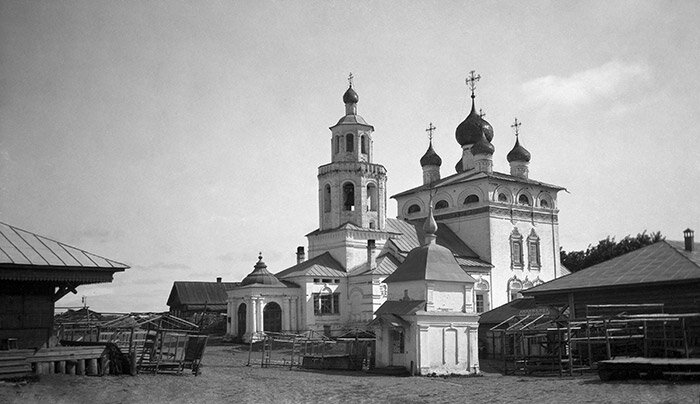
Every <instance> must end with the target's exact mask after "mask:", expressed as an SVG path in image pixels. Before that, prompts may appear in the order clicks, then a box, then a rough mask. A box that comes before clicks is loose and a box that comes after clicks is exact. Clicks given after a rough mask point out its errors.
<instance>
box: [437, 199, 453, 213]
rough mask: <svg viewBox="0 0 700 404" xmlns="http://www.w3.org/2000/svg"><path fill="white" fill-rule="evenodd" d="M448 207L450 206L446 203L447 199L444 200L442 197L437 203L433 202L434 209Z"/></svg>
mask: <svg viewBox="0 0 700 404" xmlns="http://www.w3.org/2000/svg"><path fill="white" fill-rule="evenodd" d="M449 207H450V204H449V203H447V201H446V200H444V199H442V200H439V201H438V203H436V204H435V210H438V209H447V208H449Z"/></svg>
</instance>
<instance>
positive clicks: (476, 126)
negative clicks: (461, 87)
mask: <svg viewBox="0 0 700 404" xmlns="http://www.w3.org/2000/svg"><path fill="white" fill-rule="evenodd" d="M482 131H483V132H484V136H486V140H488V141H489V142H490V141H491V140H493V127H492V126H491V124H490V123H488V122H487V121H486V120H485V119H483V118H482V117H480V116H479V114H478V113H477V112H476V107H475V106H474V99H473V98H472V110H471V111H470V112H469V115H467V118H466V119H465V120H464V121H462V123H460V124H459V125H458V126H457V129H456V130H455V138H456V139H457V143H459V144H460V145H461V146H465V145H470V144H474V143H476V142H478V141H479V138H480V137H481V132H482Z"/></svg>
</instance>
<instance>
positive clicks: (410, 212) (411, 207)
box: [408, 204, 420, 215]
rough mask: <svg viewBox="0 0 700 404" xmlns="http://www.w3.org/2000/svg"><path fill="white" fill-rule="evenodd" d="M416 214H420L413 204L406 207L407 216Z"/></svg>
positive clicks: (418, 208) (416, 206)
mask: <svg viewBox="0 0 700 404" xmlns="http://www.w3.org/2000/svg"><path fill="white" fill-rule="evenodd" d="M418 212H420V206H418V205H415V204H414V205H411V206H409V207H408V214H409V215H410V214H412V213H418Z"/></svg>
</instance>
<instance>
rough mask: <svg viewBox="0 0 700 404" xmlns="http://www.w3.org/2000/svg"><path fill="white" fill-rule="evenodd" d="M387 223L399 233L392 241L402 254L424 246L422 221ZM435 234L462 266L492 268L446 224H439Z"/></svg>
mask: <svg viewBox="0 0 700 404" xmlns="http://www.w3.org/2000/svg"><path fill="white" fill-rule="evenodd" d="M386 223H387V227H388V228H389V229H390V230H391V231H393V232H396V233H399V235H397V236H395V237H392V238H391V241H392V242H393V243H394V245H395V246H396V248H397V249H398V250H399V252H400V253H404V254H407V253H409V252H410V251H411V250H413V249H414V248H417V247H420V246H421V244H423V243H422V242H421V241H419V240H423V239H424V237H425V232H424V231H423V226H422V221H415V222H409V221H406V220H399V219H387V220H386ZM435 234H436V235H437V244H438V245H441V246H443V247H445V248H447V249H449V250H450V251H452V254H454V256H455V258H456V259H457V262H458V263H459V264H460V265H461V266H467V267H482V268H491V267H492V265H491V264H489V263H488V262H486V261H484V260H482V259H480V258H479V255H478V254H477V253H476V252H474V250H472V249H471V248H469V246H468V245H466V244H465V243H464V241H462V239H460V238H459V236H457V235H456V234H455V233H454V232H453V231H452V229H450V228H449V227H448V226H447V225H446V224H444V223H440V222H438V229H437V232H436V233H435Z"/></svg>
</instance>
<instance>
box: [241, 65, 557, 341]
mask: <svg viewBox="0 0 700 404" xmlns="http://www.w3.org/2000/svg"><path fill="white" fill-rule="evenodd" d="M479 79H480V76H478V75H475V72H473V71H472V72H471V74H470V76H469V78H468V79H467V80H466V82H467V85H468V87H469V89H470V91H471V110H470V112H469V113H468V115H467V117H466V118H464V120H463V121H462V122H461V123H459V124H458V125H456V130H455V138H456V141H457V143H458V144H459V149H458V150H459V154H460V158H459V161H458V162H457V165H456V167H455V170H454V171H453V172H451V173H449V174H447V175H442V174H441V171H442V172H444V169H443V167H442V158H441V157H440V156H439V155H438V154H437V152H436V151H435V149H434V148H433V145H432V134H433V130H434V129H435V128H434V127H433V126H432V124H431V125H430V127H429V128H428V131H429V133H430V142H429V145H428V149H427V151H426V152H425V154H424V155H423V157H422V158H421V159H420V161H419V162H417V163H420V165H421V167H422V169H423V178H422V181H421V182H420V183H419V185H418V186H416V187H414V188H412V189H409V190H406V191H403V192H400V193H398V194H396V195H394V196H392V197H391V198H393V199H395V200H396V202H397V204H398V217H397V218H388V217H387V215H386V209H387V186H386V181H387V170H386V168H385V167H384V166H383V165H381V164H379V163H378V162H377V161H378V160H379V158H380V157H381V156H375V154H374V147H373V146H374V135H375V133H374V127H373V126H372V125H371V124H369V123H368V122H367V121H365V119H364V118H363V117H362V116H360V115H359V114H358V104H359V101H360V97H359V95H358V93H357V92H356V91H355V88H354V87H353V83H352V75H351V76H350V79H349V86H348V88H347V90H346V91H345V93H344V94H343V97H342V100H343V104H344V105H345V111H344V115H342V116H341V118H340V119H339V120H338V121H337V123H335V124H334V125H333V126H331V127H330V128H329V129H330V132H331V133H330V139H329V140H330V142H329V144H328V146H329V148H330V162H329V163H327V164H324V165H322V166H320V167H319V168H318V201H319V204H318V220H319V224H318V228H317V229H316V230H314V231H312V232H310V233H309V234H307V235H306V237H307V239H308V250H306V249H305V248H304V247H298V248H297V252H296V258H297V259H296V264H295V265H293V266H291V267H289V268H286V269H283V270H279V269H273V270H272V271H270V270H269V269H268V268H267V266H266V264H265V263H264V261H263V255H262V253H261V254H260V255H259V257H258V261H257V263H255V265H254V269H253V271H252V272H251V273H250V274H249V275H248V276H246V278H245V279H243V281H242V282H241V283H240V285H239V286H236V287H234V288H232V289H230V290H228V291H227V295H228V298H227V333H228V334H230V335H231V336H232V337H234V338H235V337H237V338H240V339H242V340H243V341H250V340H252V339H256V338H257V337H256V335H259V333H260V332H261V331H291V332H298V331H304V330H316V331H321V332H323V333H325V334H326V335H329V336H334V335H339V334H341V333H343V332H345V331H347V330H352V329H366V328H368V324H369V322H370V321H372V320H373V319H374V318H375V317H376V315H375V313H376V312H377V310H378V309H379V308H380V306H382V304H384V303H385V302H386V301H387V297H388V296H389V294H390V293H392V292H390V291H389V287H388V285H387V282H385V281H386V280H387V278H388V277H390V276H391V275H392V274H393V273H394V272H395V271H396V270H397V268H398V267H399V266H401V265H402V264H403V263H404V262H405V261H406V260H407V258H408V257H409V255H410V253H411V252H412V251H413V250H414V249H420V248H422V247H424V245H425V240H426V237H429V238H431V237H433V236H434V237H435V239H434V244H435V245H436V246H439V247H440V248H444V249H445V250H446V251H449V252H450V254H451V255H452V257H453V258H454V261H455V263H456V265H457V266H458V267H459V268H460V269H461V270H462V271H463V272H464V274H465V276H466V277H468V279H469V282H471V283H469V282H468V283H469V284H470V285H471V286H470V287H469V288H468V291H469V293H468V294H469V296H467V297H465V300H464V302H463V306H464V307H462V308H461V309H462V310H464V311H465V312H474V313H477V314H478V313H481V312H485V311H488V310H490V309H492V308H495V307H497V306H500V305H502V304H505V303H507V302H509V301H511V300H513V299H515V298H517V297H520V296H521V295H520V293H521V291H523V290H525V289H528V288H530V287H533V286H535V285H538V284H540V283H544V282H546V281H549V280H552V279H554V278H556V277H559V276H561V275H563V274H565V273H567V272H565V271H566V270H565V269H564V268H563V267H562V266H561V264H560V261H559V231H558V229H559V222H558V209H557V193H558V192H559V191H560V190H563V189H564V188H562V187H559V186H556V185H551V184H547V183H544V182H540V181H536V180H534V179H531V178H530V175H529V163H530V160H531V154H530V152H529V151H528V150H526V149H525V147H524V146H523V145H522V144H521V142H520V133H519V128H520V123H519V122H518V121H517V119H516V120H515V123H514V124H513V125H512V128H514V130H515V141H514V146H513V148H512V150H510V151H509V152H508V153H507V156H506V159H507V161H508V163H509V165H510V172H509V173H500V172H496V171H494V170H493V158H494V155H495V148H494V146H493V144H492V143H491V140H492V139H493V137H494V129H493V128H492V126H491V125H490V124H489V123H488V122H487V121H486V120H485V119H484V118H483V115H482V114H480V113H477V112H476V111H477V109H476V100H475V99H476V96H475V88H476V83H477V82H478V81H479ZM429 212H430V217H432V220H434V221H435V229H434V231H432V232H431V233H428V234H427V233H426V230H425V229H424V226H423V225H424V223H425V222H426V220H429V219H430V218H429ZM426 234H427V236H426ZM307 254H308V255H307ZM389 280H390V279H389ZM425 281H427V282H432V281H431V280H425ZM426 287H429V286H426ZM465 290H467V289H465ZM430 296H433V295H432V294H430V295H428V294H426V298H427V299H428V300H427V301H425V302H424V303H423V304H424V305H427V306H431V305H434V304H435V302H433V301H430ZM419 300H420V299H419Z"/></svg>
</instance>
